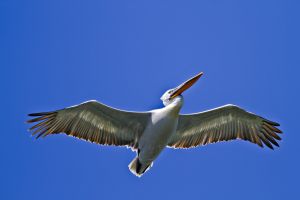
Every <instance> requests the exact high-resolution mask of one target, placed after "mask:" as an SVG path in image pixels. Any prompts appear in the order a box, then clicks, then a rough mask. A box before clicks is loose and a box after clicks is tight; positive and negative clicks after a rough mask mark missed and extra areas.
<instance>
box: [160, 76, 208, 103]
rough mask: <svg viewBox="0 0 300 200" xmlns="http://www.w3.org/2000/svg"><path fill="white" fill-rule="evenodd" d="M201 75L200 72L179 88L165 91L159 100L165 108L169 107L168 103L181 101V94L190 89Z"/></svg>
mask: <svg viewBox="0 0 300 200" xmlns="http://www.w3.org/2000/svg"><path fill="white" fill-rule="evenodd" d="M202 75H203V72H200V73H199V74H197V75H196V76H194V77H192V78H190V79H189V80H187V81H185V82H184V83H182V84H180V85H179V86H177V87H175V88H173V89H169V90H167V91H166V92H165V93H164V94H163V95H162V96H161V98H160V99H161V100H162V102H163V104H164V105H165V106H167V105H169V104H170V103H173V102H174V101H175V100H176V99H178V98H180V99H182V96H181V94H182V93H183V92H184V91H185V90H187V89H188V88H190V87H191V86H192V85H193V84H194V83H196V81H197V80H198V79H199V78H200V77H201V76H202ZM176 97H177V98H176Z"/></svg>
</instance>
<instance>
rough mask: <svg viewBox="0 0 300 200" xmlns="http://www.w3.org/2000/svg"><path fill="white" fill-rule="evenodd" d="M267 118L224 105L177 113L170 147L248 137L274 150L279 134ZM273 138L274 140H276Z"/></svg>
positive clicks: (275, 124)
mask: <svg viewBox="0 0 300 200" xmlns="http://www.w3.org/2000/svg"><path fill="white" fill-rule="evenodd" d="M276 126H279V124H278V123H276V122H272V121H269V120H267V119H264V118H262V117H260V116H257V115H255V114H252V113H249V112H247V111H245V110H243V109H241V108H239V107H237V106H234V105H226V106H223V107H219V108H216V109H213V110H209V111H205V112H201V113H196V114H191V115H180V116H179V121H178V128H177V131H176V134H175V135H174V136H173V137H172V138H171V141H170V143H169V144H168V146H169V147H174V148H190V147H196V146H199V145H205V144H210V143H215V142H220V141H228V140H235V139H242V140H247V141H250V142H252V143H255V144H257V145H259V146H260V147H263V143H264V144H265V145H266V146H268V147H269V148H271V149H273V146H272V144H273V145H276V146H279V145H278V143H277V142H276V140H281V138H280V137H279V136H278V135H277V133H282V132H281V131H280V130H279V129H278V128H276ZM275 139H276V140H275Z"/></svg>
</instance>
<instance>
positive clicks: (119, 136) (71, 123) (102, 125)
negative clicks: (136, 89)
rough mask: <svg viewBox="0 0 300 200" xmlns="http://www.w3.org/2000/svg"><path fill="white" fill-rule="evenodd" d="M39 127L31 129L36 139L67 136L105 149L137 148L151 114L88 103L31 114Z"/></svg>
mask: <svg viewBox="0 0 300 200" xmlns="http://www.w3.org/2000/svg"><path fill="white" fill-rule="evenodd" d="M29 116H31V117H35V118H33V119H30V120H28V121H27V122H28V123H37V124H35V125H34V126H32V127H31V128H30V130H31V131H33V135H37V138H39V137H40V136H43V137H45V136H47V135H50V134H57V133H66V134H67V135H70V136H74V137H77V138H80V139H84V140H87V141H90V142H94V143H97V144H103V145H115V146H129V147H132V148H136V147H137V144H138V140H139V138H140V136H141V134H142V133H143V131H144V129H145V127H146V125H147V123H148V120H149V117H150V113H148V112H127V111H121V110H117V109H114V108H111V107H108V106H105V105H103V104H100V103H98V102H97V101H88V102H85V103H82V104H80V105H77V106H73V107H69V108H65V109H62V110H57V111H53V112H42V113H33V114H29Z"/></svg>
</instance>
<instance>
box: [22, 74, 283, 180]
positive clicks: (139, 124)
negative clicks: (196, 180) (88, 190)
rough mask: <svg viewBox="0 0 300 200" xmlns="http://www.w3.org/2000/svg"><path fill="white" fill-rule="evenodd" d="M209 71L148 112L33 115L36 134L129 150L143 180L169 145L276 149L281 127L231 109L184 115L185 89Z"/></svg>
mask: <svg viewBox="0 0 300 200" xmlns="http://www.w3.org/2000/svg"><path fill="white" fill-rule="evenodd" d="M202 75H203V73H202V72H201V73H199V74H197V75H196V76H194V77H192V78H191V79H189V80H187V81H185V82H184V83H183V84H181V85H179V86H178V87H176V88H173V89H170V90H168V91H166V92H165V93H164V94H163V95H162V97H161V100H162V101H163V104H164V106H165V107H163V108H161V109H156V110H151V111H148V112H131V111H124V110H118V109H115V108H111V107H109V106H106V105H103V104H101V103H99V102H97V101H88V102H84V103H82V104H79V105H76V106H72V107H68V108H65V109H62V110H57V111H52V112H43V113H33V114H29V116H32V117H34V118H33V119H30V120H28V121H27V122H29V123H35V122H37V123H36V124H35V125H34V126H32V127H31V128H30V130H34V132H33V135H35V134H37V138H39V137H40V136H43V137H45V136H47V135H50V134H58V133H65V134H67V135H70V136H74V137H77V138H80V139H84V140H86V141H90V142H93V143H97V144H101V145H114V146H127V147H130V148H132V150H134V151H136V152H137V156H136V157H135V158H134V159H133V160H132V161H131V163H130V164H129V169H130V171H131V172H132V173H133V174H135V175H136V176H139V177H140V176H142V175H143V174H144V173H145V172H146V171H147V170H148V169H149V168H150V167H151V166H152V163H153V161H154V160H155V159H156V158H157V156H158V155H159V154H160V153H161V151H162V150H163V149H164V148H165V147H172V148H191V147H197V146H201V145H206V144H210V143H215V142H220V141H229V140H234V139H242V140H246V141H250V142H252V143H254V144H257V145H258V146H260V147H263V144H265V145H266V146H267V147H269V148H271V149H273V146H272V145H275V146H279V145H278V143H277V141H276V140H281V138H280V137H279V135H278V133H282V132H281V130H279V129H278V128H276V127H277V126H279V124H278V123H276V122H272V121H270V120H267V119H265V118H263V117H260V116H258V115H255V114H253V113H250V112H247V111H245V110H243V109H241V108H239V107H238V106H235V105H225V106H222V107H219V108H215V109H213V110H208V111H204V112H200V113H195V114H188V115H180V114H179V113H180V109H181V108H182V106H183V102H184V100H183V96H182V95H181V94H182V93H183V92H184V91H185V90H187V89H188V88H190V87H191V86H192V85H193V84H194V83H195V82H196V81H197V80H198V79H199V78H200V77H201V76H202Z"/></svg>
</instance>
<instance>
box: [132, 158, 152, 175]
mask: <svg viewBox="0 0 300 200" xmlns="http://www.w3.org/2000/svg"><path fill="white" fill-rule="evenodd" d="M152 165H153V163H151V164H149V165H142V164H141V163H140V161H139V157H135V158H134V159H133V160H132V161H131V162H130V163H129V165H128V167H129V170H130V171H131V173H133V174H134V175H136V176H138V177H141V176H142V175H143V174H144V173H145V172H146V171H147V170H149V169H150V168H151V167H152Z"/></svg>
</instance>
